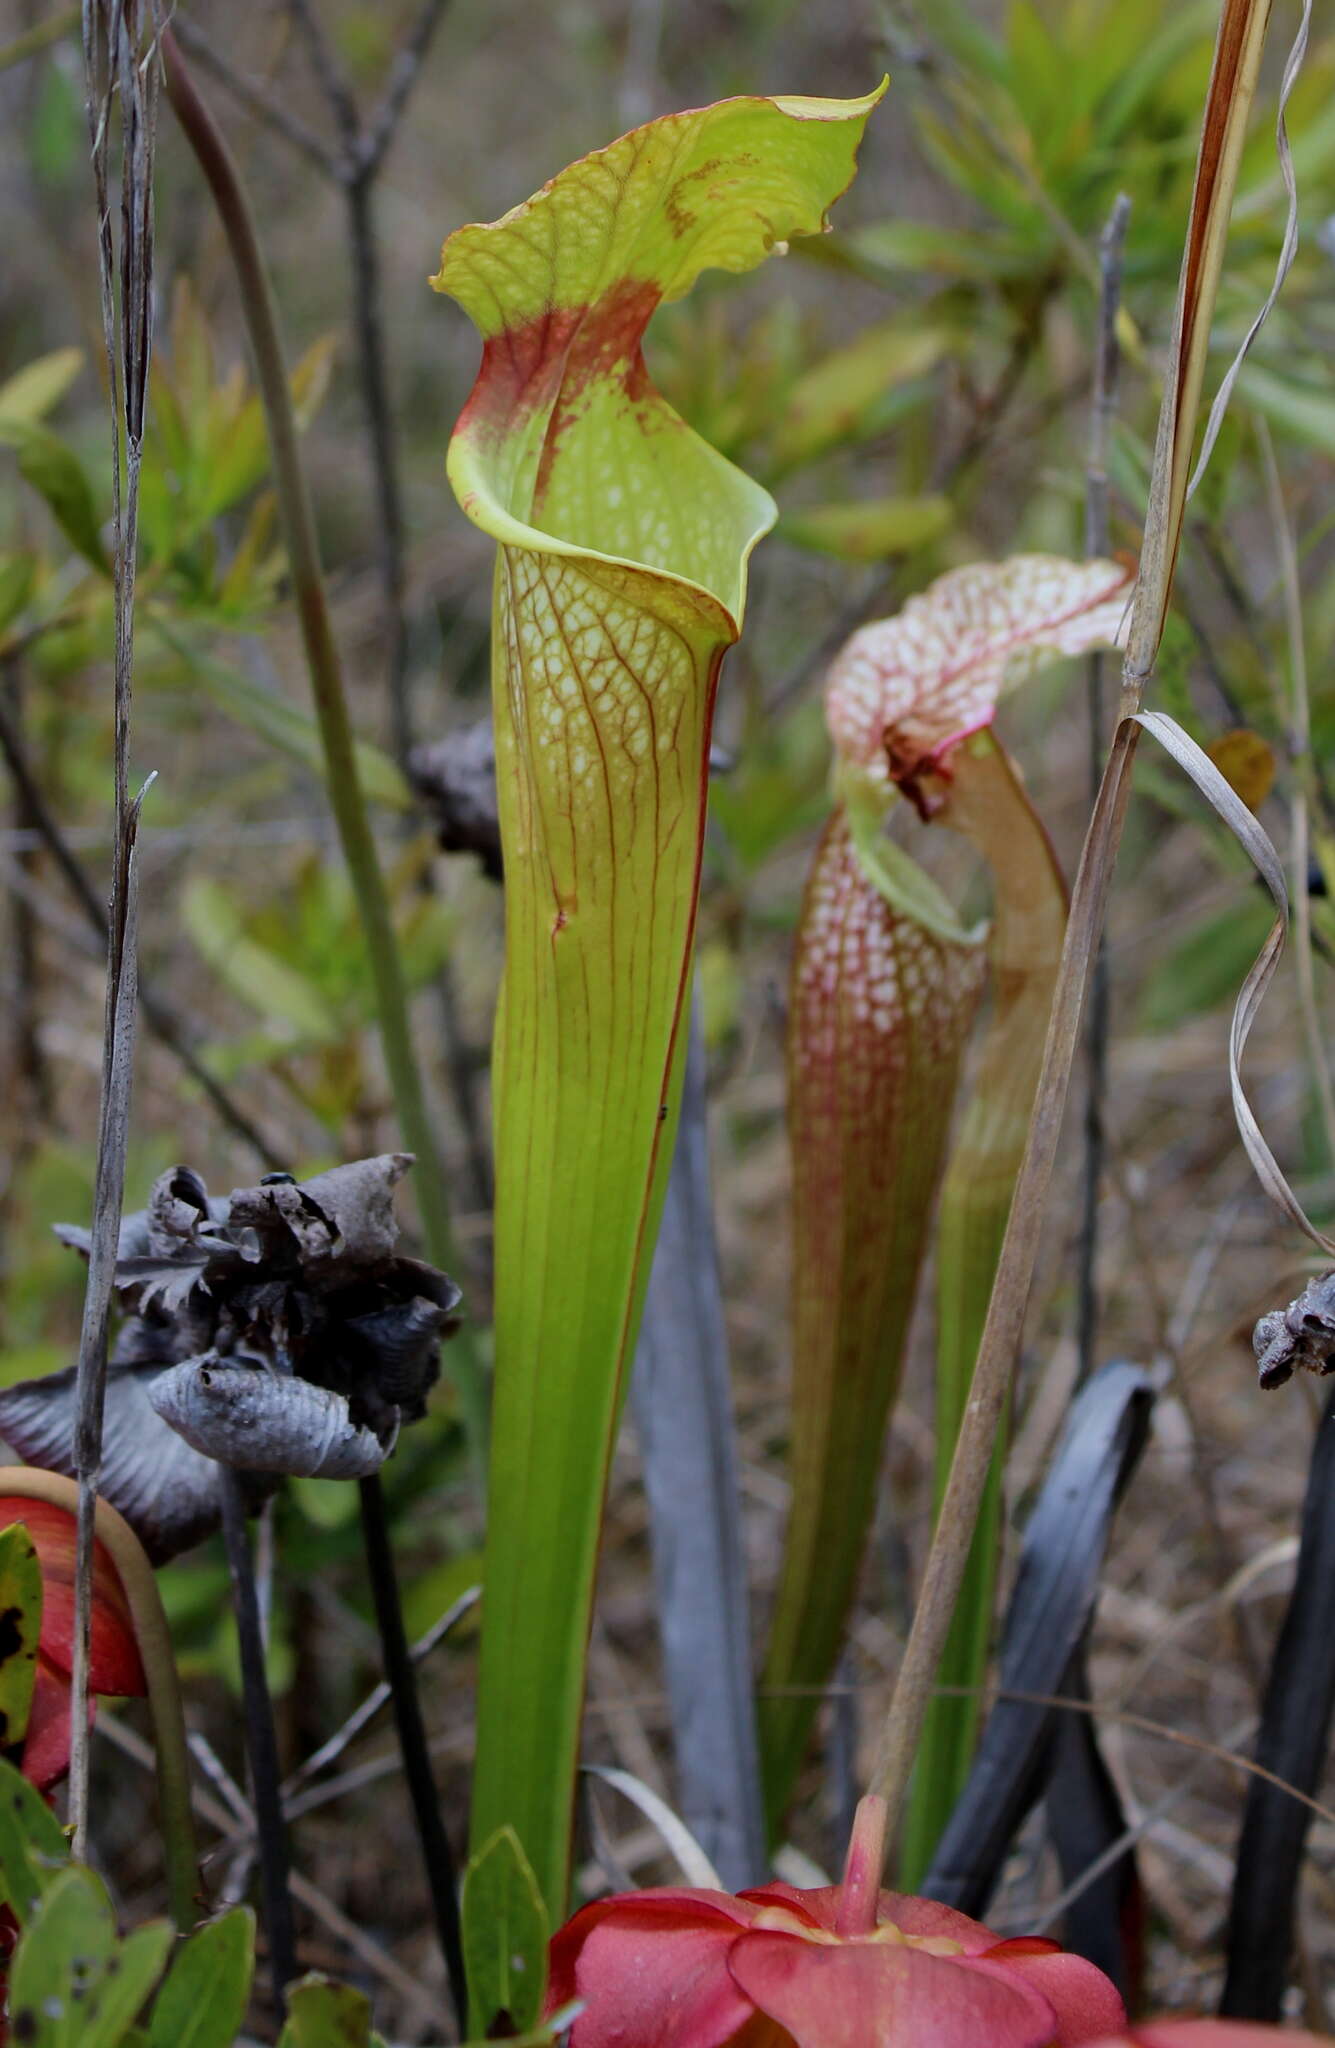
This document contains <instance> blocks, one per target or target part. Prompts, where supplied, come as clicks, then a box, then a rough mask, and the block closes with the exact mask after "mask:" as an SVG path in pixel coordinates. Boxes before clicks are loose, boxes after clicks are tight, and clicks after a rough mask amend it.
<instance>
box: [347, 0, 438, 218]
mask: <svg viewBox="0 0 1335 2048" xmlns="http://www.w3.org/2000/svg"><path fill="white" fill-rule="evenodd" d="M449 4H450V0H422V6H421V8H420V9H419V11H418V15H417V19H416V21H415V22H414V23H413V25H412V27H411V28H410V29H409V31H408V34H407V35H406V37H405V38H404V41H403V44H402V47H401V48H400V49H399V50H397V51H396V52H395V56H394V62H393V64H392V65H391V67H390V73H389V83H388V85H387V86H386V87H385V90H384V94H383V96H382V98H381V101H380V105H379V106H378V107H377V108H376V110H375V112H374V113H373V114H372V115H371V118H370V120H369V121H367V122H366V123H365V125H364V127H363V129H362V136H361V141H360V144H359V146H358V157H359V160H360V163H361V165H362V166H363V175H364V176H365V177H367V178H368V179H369V178H373V177H374V176H375V174H376V172H377V171H378V170H379V169H380V166H381V164H382V163H383V161H384V159H385V156H386V153H387V152H388V149H389V146H390V144H391V142H392V141H393V140H394V137H395V135H396V134H397V132H398V126H399V122H400V121H401V120H402V119H403V111H404V108H405V107H406V106H407V104H408V96H409V94H410V93H411V92H412V89H413V87H414V85H415V84H416V83H417V74H418V72H419V71H420V70H421V68H422V65H423V64H424V63H425V62H426V54H427V51H428V50H429V49H430V47H431V43H432V39H433V37H434V36H435V33H436V30H437V28H438V27H439V26H440V22H441V19H442V17H443V15H444V13H445V9H446V8H447V7H448V6H449Z"/></svg>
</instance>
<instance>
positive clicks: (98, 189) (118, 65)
mask: <svg viewBox="0 0 1335 2048" xmlns="http://www.w3.org/2000/svg"><path fill="white" fill-rule="evenodd" d="M157 30H158V21H157V9H156V4H155V0H147V4H141V0H125V4H124V5H110V4H108V0H84V7H83V47H84V74H85V89H86V93H87V110H88V128H89V136H90V140H91V144H92V161H93V183H94V191H95V195H96V201H97V229H98V235H97V248H98V275H99V281H100V285H101V301H102V329H103V336H104V340H105V343H106V352H107V388H108V393H109V396H110V401H111V479H112V518H113V527H114V536H115V561H114V570H115V610H116V640H115V647H116V652H115V840H114V851H113V857H112V890H111V923H110V932H109V935H108V944H107V988H106V1011H105V1019H104V1025H103V1050H102V1087H101V1104H100V1109H99V1115H98V1133H97V1179H96V1188H95V1195H94V1206H93V1234H92V1247H91V1251H90V1255H89V1261H88V1288H87V1292H86V1294H85V1296H84V1311H83V1326H82V1329H81V1330H80V1333H79V1377H78V1416H77V1420H76V1424H75V1468H76V1471H77V1473H78V1480H79V1506H78V1537H77V1550H76V1569H75V1626H74V1656H73V1665H72V1670H71V1688H72V1699H71V1718H72V1743H71V1751H70V1819H71V1822H72V1823H73V1829H74V1854H75V1855H76V1856H78V1857H82V1856H84V1855H85V1854H86V1852H87V1838H88V1763H89V1743H88V1711H87V1707H88V1659H89V1646H90V1641H91V1634H92V1584H93V1578H92V1574H93V1535H94V1521H95V1511H96V1506H97V1482H98V1474H99V1468H100V1466H101V1462H102V1406H103V1396H104V1392H105V1386H106V1367H107V1334H108V1330H109V1328H110V1322H111V1300H112V1290H113V1287H114V1284H115V1274H116V1253H117V1245H118V1241H119V1237H120V1220H121V1204H122V1196H123V1190H124V1182H125V1153H126V1146H127V1142H128V1139H129V1123H130V1084H131V1079H132V1070H133V1064H134V1027H135V1006H136V995H137V987H136V982H137V972H136V968H137V963H136V948H135V934H136V919H135V891H136V883H135V872H134V848H135V835H136V831H137V827H138V822H139V807H140V804H141V803H142V801H143V795H142V793H141V795H140V796H139V797H138V798H136V799H134V800H133V801H132V800H131V797H130V791H129V750H130V698H131V678H132V674H133V665H134V578H135V551H136V540H137V531H138V516H139V457H140V448H141V445H142V440H143V431H144V406H145V400H146V398H147V394H148V359H149V349H150V339H151V330H152V282H153V142H154V135H155V130H156V123H157V78H158V66H157V53H156V48H155V43H156V37H157ZM113 95H115V96H116V97H118V98H119V101H120V115H121V130H122V158H121V243H120V250H119V283H120V321H119V329H118V326H117V317H116V301H115V292H114V289H113V283H114V276H115V272H116V251H115V249H114V246H113V235H112V226H111V201H110V195H109V180H108V157H109V133H110V126H111V109H112V99H113ZM122 432H123V433H124V457H125V469H124V491H123V492H122V471H121V435H122Z"/></svg>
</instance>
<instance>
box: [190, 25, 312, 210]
mask: <svg viewBox="0 0 1335 2048" xmlns="http://www.w3.org/2000/svg"><path fill="white" fill-rule="evenodd" d="M172 28H173V32H174V33H175V36H176V40H177V41H178V42H179V43H180V45H181V48H182V49H183V50H188V51H189V52H190V54H191V56H192V57H196V58H198V60H199V63H200V65H201V66H202V67H203V69H204V70H205V71H207V72H209V73H210V75H211V76H212V77H214V78H216V79H217V81H218V83H219V85H221V86H223V87H225V88H226V90H227V91H228V92H230V93H231V95H232V98H233V99H234V100H236V101H237V102H238V103H239V104H240V105H241V106H243V107H244V108H245V109H246V112H247V113H248V114H253V115H254V116H255V119H256V120H257V121H262V122H264V123H265V125H266V126H267V127H269V128H272V129H273V131H274V133H275V134H276V135H280V136H281V137H282V139H283V141H284V142H287V143H290V144H291V146H292V148H293V149H295V150H299V151H300V153H301V154H302V156H305V157H309V159H310V161H311V162H312V163H313V164H314V165H315V166H316V168H317V170H321V171H323V172H324V174H325V176H326V177H328V178H337V177H338V176H339V158H338V156H337V154H336V152H335V151H334V150H332V149H330V147H329V145H328V143H327V142H324V141H322V140H321V138H320V137H319V136H318V135H317V134H316V133H315V130H314V129H313V128H308V127H307V126H306V123H305V122H304V121H299V120H298V119H297V117H296V115H295V114H293V113H290V112H289V111H288V108H287V107H286V106H285V105H284V103H283V101H282V100H281V99H280V98H279V97H278V94H277V93H275V92H271V91H270V90H269V88H268V87H267V86H264V85H258V84H256V82H255V80H254V79H253V78H249V77H247V76H246V74H245V72H243V71H240V70H238V69H237V67H236V65H234V64H233V63H232V61H231V59H230V58H229V57H227V56H225V55H224V54H223V52H222V51H221V50H220V49H218V47H217V45H216V44H215V43H213V42H211V41H210V39H209V37H208V36H206V35H205V33H204V31H203V29H202V28H201V27H200V26H199V23H198V22H197V21H193V20H192V19H191V18H190V16H189V15H187V14H180V13H178V14H177V15H176V17H175V19H174V21H173V23H172Z"/></svg>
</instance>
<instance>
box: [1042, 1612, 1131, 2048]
mask: <svg viewBox="0 0 1335 2048" xmlns="http://www.w3.org/2000/svg"><path fill="white" fill-rule="evenodd" d="M1061 1690H1062V1693H1063V1695H1064V1697H1066V1698H1068V1699H1071V1700H1078V1701H1088V1699H1089V1696H1090V1695H1089V1680H1088V1675H1087V1672H1086V1668H1085V1651H1084V1645H1083V1644H1082V1645H1081V1647H1080V1648H1079V1649H1078V1650H1077V1651H1076V1653H1075V1656H1074V1657H1073V1658H1072V1659H1071V1662H1070V1664H1069V1665H1068V1667H1067V1672H1066V1678H1065V1680H1064V1682H1063V1684H1062V1688H1061ZM1045 1814H1046V1819H1047V1826H1048V1834H1049V1836H1050V1837H1051V1840H1052V1845H1053V1847H1054V1849H1055V1850H1056V1852H1057V1861H1058V1863H1059V1864H1060V1865H1061V1873H1062V1882H1063V1886H1064V1888H1065V1889H1066V1890H1068V1891H1073V1892H1074V1896H1073V1897H1072V1899H1071V1900H1070V1903H1069V1904H1068V1906H1067V1908H1066V1912H1065V1914H1064V1915H1063V1920H1062V1946H1063V1947H1064V1948H1068V1949H1071V1950H1072V1951H1073V1952H1074V1953H1075V1954H1076V1955H1078V1956H1083V1957H1084V1958H1085V1961H1086V1962H1089V1963H1094V1964H1095V1965H1096V1966H1097V1967H1098V1968H1099V1969H1100V1970H1102V1971H1103V1974H1104V1976H1105V1977H1111V1979H1112V1981H1113V1983H1114V1984H1115V1985H1116V1986H1117V1989H1118V1990H1119V1991H1120V1992H1121V1994H1122V1997H1123V2000H1124V2001H1125V2003H1126V2004H1127V2006H1128V2007H1129V2008H1130V2009H1131V2010H1132V2011H1135V2010H1137V2009H1138V2007H1139V2005H1140V2002H1141V2001H1140V1995H1139V1994H1140V1984H1141V1977H1142V1973H1143V1960H1144V1918H1145V1901H1144V1894H1143V1892H1142V1890H1141V1885H1140V1874H1139V1871H1138V1870H1137V1867H1136V1852H1135V1847H1134V1844H1133V1843H1131V1842H1128V1841H1126V1839H1125V1837H1126V1834H1127V1819H1126V1813H1125V1811H1124V1809H1123V1806H1122V1801H1121V1798H1120V1796H1119V1794H1118V1791H1117V1787H1116V1785H1114V1783H1113V1781H1112V1776H1111V1774H1110V1772H1109V1770H1108V1766H1107V1764H1106V1763H1105V1762H1104V1760H1103V1752H1102V1750H1101V1749H1100V1748H1099V1742H1098V1736H1097V1734H1096V1733H1095V1728H1094V1722H1093V1720H1092V1718H1091V1716H1090V1715H1088V1714H1082V1713H1070V1714H1058V1715H1057V1717H1056V1725H1055V1727H1054V1728H1053V1732H1052V1750H1051V1773H1050V1776H1049V1778H1048V1786H1047V1794H1046V1801H1045ZM1116 1843H1122V1844H1123V1846H1122V1847H1121V1849H1120V1850H1119V1851H1118V1852H1117V1853H1116V1854H1115V1855H1113V1856H1112V1858H1111V1860H1110V1861H1109V1862H1108V1863H1107V1866H1106V1868H1103V1869H1101V1870H1099V1871H1098V1872H1097V1874H1096V1875H1095V1876H1093V1877H1092V1878H1090V1879H1089V1880H1088V1881H1084V1880H1085V1873H1086V1872H1087V1871H1093V1870H1094V1868H1095V1866H1096V1865H1097V1864H1098V1863H1099V1862H1100V1861H1101V1859H1102V1858H1104V1857H1105V1856H1106V1855H1108V1853H1109V1852H1110V1851H1112V1850H1113V1846H1114V1844H1116Z"/></svg>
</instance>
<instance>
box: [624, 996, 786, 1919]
mask: <svg viewBox="0 0 1335 2048" xmlns="http://www.w3.org/2000/svg"><path fill="white" fill-rule="evenodd" d="M630 1399H631V1409H632V1412H633V1415H634V1419H635V1427H636V1431H637V1434H638V1436H639V1439H640V1450H641V1455H642V1457H643V1461H644V1483H645V1490H646V1492H647V1494H648V1498H649V1516H650V1532H651V1538H652V1543H653V1554H654V1577H655V1580H656V1582H657V1589H658V1610H659V1617H660V1626H661V1629H662V1635H663V1658H664V1663H665V1665H666V1669H667V1681H668V1692H669V1696H670V1699H671V1706H672V1728H673V1736H674V1746H675V1749H676V1755H677V1770H678V1799H679V1805H680V1810H681V1814H682V1818H683V1819H684V1820H685V1822H686V1825H687V1827H688V1828H689V1829H690V1831H691V1833H692V1834H693V1835H694V1836H695V1838H696V1840H697V1841H698V1842H699V1844H700V1846H701V1848H702V1849H703V1850H704V1851H705V1854H706V1855H707V1856H708V1858H709V1860H710V1862H711V1863H712V1864H713V1865H714V1867H715V1869H716V1870H717V1871H718V1873H719V1875H720V1877H721V1879H722V1881H723V1883H724V1885H725V1886H726V1887H727V1888H728V1889H729V1890H730V1891H736V1890H740V1889H742V1888H743V1887H744V1886H746V1885H749V1884H756V1883H758V1882H759V1881H760V1880H761V1879H762V1878H763V1877H764V1875H765V1870H766V1857H765V1827H764V1812H763V1806H762V1802H761V1796H760V1768H759V1761H758V1753H757V1747H756V1730H755V1709H754V1705H753V1696H752V1689H751V1668H750V1628H749V1620H748V1606H747V1589H746V1566H745V1560H744V1556H743V1551H742V1536H741V1510H740V1501H739V1494H738V1484H737V1447H736V1437H735V1431H734V1426H733V1417H732V1397H731V1389H730V1386H729V1380H728V1353H727V1339H726V1336H725V1333H724V1327H723V1302H722V1295H721V1291H720V1287H719V1274H718V1253H717V1249H716V1246H715V1242H714V1214H713V1206H712V1202H711V1198H710V1187H709V1153H708V1142H707V1135H706V1129H705V1077H704V1047H703V1044H702V1042H701V1038H700V1030H699V1020H698V1016H697V1015H696V1014H695V1013H694V1012H693V1014H692V1018H691V1036H690V1041H689V1044H688V1047H687V1058H686V1078H685V1083H684V1086H683V1090H682V1105H681V1122H680V1125H679V1127H678V1132H677V1147H676V1151H675V1152H674V1154H673V1159H672V1170H671V1174H670V1177H669V1180H668V1187H667V1196H666V1199H665V1202H664V1205H663V1220H662V1224H661V1226H660V1229H659V1235H658V1246H657V1250H656V1251H655V1253H654V1263H653V1268H652V1270H651V1273H650V1277H649V1288H648V1293H647V1295H646V1298H645V1308H644V1321H643V1324H642V1326H641V1330H640V1341H639V1347H638V1349H637V1351H636V1354H635V1369H634V1374H633V1377H632V1379H631V1389H630Z"/></svg>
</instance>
